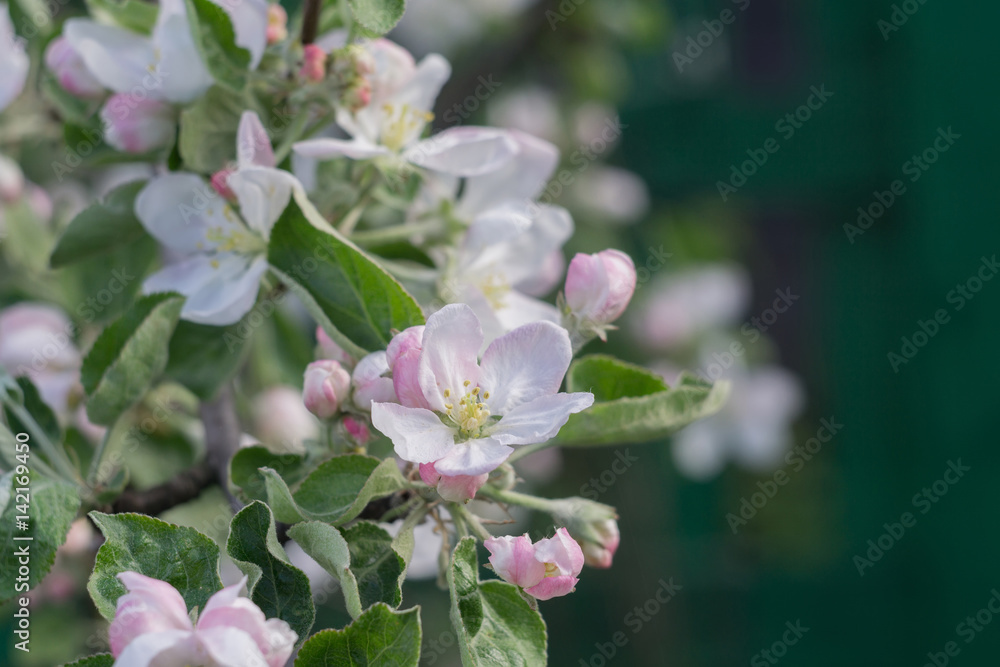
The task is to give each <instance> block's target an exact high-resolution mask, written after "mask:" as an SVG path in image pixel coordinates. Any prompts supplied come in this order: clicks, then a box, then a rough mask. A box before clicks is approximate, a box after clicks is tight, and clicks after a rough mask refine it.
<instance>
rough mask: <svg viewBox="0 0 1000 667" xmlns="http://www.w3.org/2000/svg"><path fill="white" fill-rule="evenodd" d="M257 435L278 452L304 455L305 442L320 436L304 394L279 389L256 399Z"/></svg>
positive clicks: (265, 392)
mask: <svg viewBox="0 0 1000 667" xmlns="http://www.w3.org/2000/svg"><path fill="white" fill-rule="evenodd" d="M252 405H253V415H254V419H253V432H254V435H256V436H257V437H258V438H260V441H261V442H262V443H263V444H265V445H267V446H268V448H269V449H271V450H272V451H275V452H296V453H301V452H304V451H305V449H304V447H303V445H302V441H303V440H310V439H313V438H315V437H316V436H317V435H319V424H317V423H316V418H315V417H313V415H312V414H310V412H309V411H308V410H306V407H305V405H303V404H302V393H301V392H300V391H299V390H298V389H295V388H293V387H285V386H280V385H279V386H276V387H271V388H270V389H267V390H266V391H263V392H261V393H260V394H258V395H257V396H255V397H254V399H253V404H252Z"/></svg>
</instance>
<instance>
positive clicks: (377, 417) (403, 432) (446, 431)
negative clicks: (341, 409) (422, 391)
mask: <svg viewBox="0 0 1000 667" xmlns="http://www.w3.org/2000/svg"><path fill="white" fill-rule="evenodd" d="M372 425H373V426H375V428H377V429H378V430H379V431H380V432H381V433H382V435H384V436H386V437H387V438H389V439H390V440H392V444H393V447H394V448H395V450H396V454H398V455H399V458H401V459H403V460H404V461H410V462H412V463H432V462H434V461H437V460H438V459H440V458H441V457H443V456H445V455H446V454H448V452H449V451H450V450H451V449H452V447H454V446H455V433H454V431H452V430H451V429H450V428H448V427H447V426H445V425H444V423H442V422H441V420H440V419H439V418H438V416H437V415H436V414H434V413H433V412H431V411H430V410H424V409H423V408H407V407H405V406H402V405H398V404H396V403H372Z"/></svg>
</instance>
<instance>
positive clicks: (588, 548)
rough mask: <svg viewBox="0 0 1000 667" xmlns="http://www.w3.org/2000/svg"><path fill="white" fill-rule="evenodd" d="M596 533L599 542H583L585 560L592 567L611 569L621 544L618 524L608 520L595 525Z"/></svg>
mask: <svg viewBox="0 0 1000 667" xmlns="http://www.w3.org/2000/svg"><path fill="white" fill-rule="evenodd" d="M593 528H594V532H595V533H596V535H597V536H598V537H599V541H597V542H590V541H584V542H583V558H584V561H585V562H586V563H587V565H589V566H590V567H599V568H604V569H607V568H609V567H611V561H612V560H613V559H614V556H615V552H616V551H617V550H618V544H619V543H620V542H621V535H620V534H619V532H618V522H617V521H615V520H614V519H606V520H605V521H601V522H600V523H598V524H595V525H594V527H593Z"/></svg>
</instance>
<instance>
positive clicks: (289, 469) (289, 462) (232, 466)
mask: <svg viewBox="0 0 1000 667" xmlns="http://www.w3.org/2000/svg"><path fill="white" fill-rule="evenodd" d="M260 468H271V469H273V470H274V471H277V473H278V474H279V475H280V476H281V478H282V479H284V480H285V482H287V483H288V484H295V483H296V482H298V481H299V480H301V479H302V478H303V477H305V475H306V466H305V459H304V457H302V456H300V455H298V454H275V453H273V452H272V451H271V450H269V449H268V448H267V447H264V446H262V445H255V446H253V447H243V448H241V449H240V450H239V451H237V452H236V454H235V455H234V456H233V459H232V461H230V462H229V479H230V480H232V482H233V484H235V485H236V486H238V487H239V488H240V490H242V492H243V495H244V496H245V497H246V498H247V499H248V500H267V488H266V486H265V482H264V474H263V473H262V472H260V470H259V469H260Z"/></svg>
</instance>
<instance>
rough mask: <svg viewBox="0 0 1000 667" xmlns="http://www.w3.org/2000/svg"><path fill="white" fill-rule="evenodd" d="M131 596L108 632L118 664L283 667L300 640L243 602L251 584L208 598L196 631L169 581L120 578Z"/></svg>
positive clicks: (121, 604) (285, 626)
mask: <svg viewBox="0 0 1000 667" xmlns="http://www.w3.org/2000/svg"><path fill="white" fill-rule="evenodd" d="M118 578H119V579H120V580H121V582H122V583H123V584H125V587H126V588H127V589H128V593H126V594H125V595H123V596H121V597H120V598H118V608H117V610H116V611H115V618H114V621H112V622H111V627H110V628H109V630H108V635H109V639H110V643H111V653H112V654H113V655H114V656H115V658H116V661H115V664H116V665H147V664H150V665H151V664H155V663H158V662H160V661H161V660H162V659H164V658H165V657H168V658H169V662H170V664H179V665H186V664H197V665H231V664H240V665H261V666H262V667H263V666H264V665H267V667H282V665H284V664H285V663H286V662H287V661H288V658H289V657H290V656H291V654H292V650H293V649H294V648H295V641H296V639H298V635H296V634H295V632H293V631H292V629H291V628H290V627H289V626H288V624H287V623H286V622H285V621H282V620H280V619H276V618H272V619H268V618H267V617H266V616H264V612H262V611H261V610H260V608H259V607H257V605H255V604H254V603H253V602H251V601H250V600H248V599H246V598H242V597H239V591H240V589H242V588H243V586H244V585H245V584H246V577H244V578H243V579H242V580H241V581H240V582H238V583H236V584H234V585H232V586H227V587H226V588H223V589H222V590H220V591H218V592H217V593H215V594H214V595H212V597H210V598H209V599H208V602H207V603H206V604H205V608H204V609H202V610H201V613H200V615H199V617H198V624H197V626H196V625H194V624H193V623H192V622H191V618H190V617H189V616H188V610H187V605H186V604H185V603H184V598H182V597H181V595H180V593H178V592H177V590H176V589H175V588H174V587H173V586H171V585H170V584H168V583H166V582H165V581H159V580H158V579H152V578H150V577H147V576H145V575H142V574H139V573H138V572H122V573H120V574H119V575H118Z"/></svg>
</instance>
